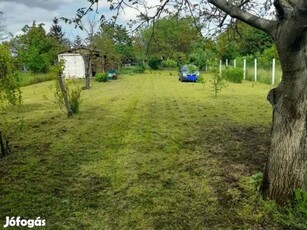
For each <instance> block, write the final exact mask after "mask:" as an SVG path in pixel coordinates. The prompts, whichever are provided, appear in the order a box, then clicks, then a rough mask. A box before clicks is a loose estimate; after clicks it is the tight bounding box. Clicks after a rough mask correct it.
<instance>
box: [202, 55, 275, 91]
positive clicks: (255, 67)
mask: <svg viewBox="0 0 307 230" xmlns="http://www.w3.org/2000/svg"><path fill="white" fill-rule="evenodd" d="M223 66H224V65H223V62H222V60H220V63H219V73H220V75H221V74H222V69H223ZM225 66H226V67H229V61H228V59H226V61H225ZM233 67H237V61H236V59H235V60H233ZM207 70H208V67H207V66H206V71H207ZM209 70H210V67H209ZM253 71H254V73H253V80H254V81H255V82H256V81H258V61H257V59H254V65H253ZM246 75H247V63H246V59H244V60H243V79H244V80H246ZM275 83H276V60H275V58H274V59H273V60H272V68H271V84H272V85H274V84H275Z"/></svg>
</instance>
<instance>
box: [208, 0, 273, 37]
mask: <svg viewBox="0 0 307 230" xmlns="http://www.w3.org/2000/svg"><path fill="white" fill-rule="evenodd" d="M209 3H211V4H213V5H214V6H216V7H217V8H219V9H221V10H222V11H224V12H225V13H227V14H229V15H230V16H231V17H233V18H237V19H239V20H241V21H243V22H245V23H247V24H249V25H251V26H253V27H256V28H258V29H260V30H263V31H264V32H266V33H268V34H270V35H271V36H273V35H274V33H273V31H275V29H276V27H277V22H276V21H273V20H266V19H263V18H260V17H257V16H255V15H253V14H250V13H248V12H246V11H243V10H242V9H240V7H239V6H237V5H232V4H231V3H229V2H226V1H224V0H209Z"/></svg>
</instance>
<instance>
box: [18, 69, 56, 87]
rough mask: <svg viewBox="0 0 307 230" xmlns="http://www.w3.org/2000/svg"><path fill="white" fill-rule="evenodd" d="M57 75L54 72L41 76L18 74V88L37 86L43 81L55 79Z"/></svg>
mask: <svg viewBox="0 0 307 230" xmlns="http://www.w3.org/2000/svg"><path fill="white" fill-rule="evenodd" d="M56 77H57V74H56V73H55V72H49V73H41V74H31V73H23V72H20V73H18V81H19V84H20V86H28V85H33V84H37V83H40V82H44V81H50V80H52V79H55V78H56Z"/></svg>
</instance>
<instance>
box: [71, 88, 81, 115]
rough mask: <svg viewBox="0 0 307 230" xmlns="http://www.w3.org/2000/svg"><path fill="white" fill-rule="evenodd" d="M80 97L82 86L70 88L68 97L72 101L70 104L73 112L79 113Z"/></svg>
mask: <svg viewBox="0 0 307 230" xmlns="http://www.w3.org/2000/svg"><path fill="white" fill-rule="evenodd" d="M80 97H81V88H80V87H77V88H75V89H70V90H69V91H68V98H69V101H70V106H71V110H72V112H73V114H77V113H78V112H79V105H80Z"/></svg>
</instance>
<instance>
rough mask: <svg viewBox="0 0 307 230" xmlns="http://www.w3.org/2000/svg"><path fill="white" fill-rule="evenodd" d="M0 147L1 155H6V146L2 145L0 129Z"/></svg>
mask: <svg viewBox="0 0 307 230" xmlns="http://www.w3.org/2000/svg"><path fill="white" fill-rule="evenodd" d="M0 149H1V155H2V156H5V155H6V153H7V152H6V147H5V145H4V140H3V136H2V131H1V130H0Z"/></svg>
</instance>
